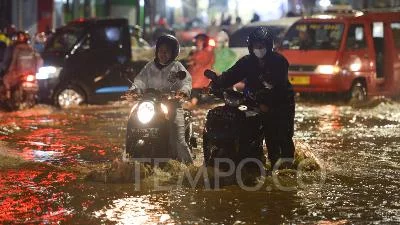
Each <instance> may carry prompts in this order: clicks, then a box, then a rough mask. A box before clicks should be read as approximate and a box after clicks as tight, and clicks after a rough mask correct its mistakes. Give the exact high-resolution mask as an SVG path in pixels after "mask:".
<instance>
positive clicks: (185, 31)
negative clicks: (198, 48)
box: [174, 18, 207, 46]
mask: <svg viewBox="0 0 400 225" xmlns="http://www.w3.org/2000/svg"><path fill="white" fill-rule="evenodd" d="M174 30H176V38H177V39H178V40H179V43H180V45H181V46H193V38H194V37H195V36H196V35H198V34H201V33H205V32H206V30H207V25H206V24H205V23H204V22H203V21H202V20H201V19H198V18H195V19H192V20H190V21H189V22H187V23H186V24H185V25H184V27H174Z"/></svg>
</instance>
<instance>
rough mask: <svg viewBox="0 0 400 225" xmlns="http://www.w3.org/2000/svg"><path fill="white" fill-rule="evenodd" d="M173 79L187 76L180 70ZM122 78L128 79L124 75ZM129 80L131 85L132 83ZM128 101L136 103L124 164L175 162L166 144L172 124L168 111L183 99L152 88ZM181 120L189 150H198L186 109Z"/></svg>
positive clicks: (136, 94) (128, 130)
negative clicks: (134, 162)
mask: <svg viewBox="0 0 400 225" xmlns="http://www.w3.org/2000/svg"><path fill="white" fill-rule="evenodd" d="M173 76H175V78H178V79H180V80H183V79H184V78H185V77H186V73H185V72H184V71H181V72H178V73H177V74H175V75H173ZM125 77H126V79H128V80H129V78H127V76H125ZM172 78H174V77H172ZM171 80H174V79H171ZM175 80H176V79H175ZM129 81H130V82H131V83H133V82H132V81H131V80H129ZM170 82H172V81H170ZM176 82H177V80H176V81H175V82H173V83H172V84H171V88H172V87H173V86H174V85H175V84H176ZM171 88H170V89H171ZM131 99H134V100H135V101H136V103H135V104H134V106H133V107H132V110H131V112H130V114H129V118H128V125H127V132H126V148H125V151H124V154H123V161H125V162H130V161H132V160H139V161H140V160H141V159H151V160H154V159H156V158H170V159H174V155H173V154H172V151H171V149H170V145H169V138H170V134H169V130H170V129H169V126H170V125H171V123H172V122H171V121H169V119H170V117H171V114H172V113H174V112H172V111H170V110H169V109H170V107H171V106H172V105H173V104H180V102H181V101H182V99H180V98H177V97H176V93H175V92H173V91H170V92H168V93H165V92H161V91H158V90H155V89H146V90H144V91H143V92H142V93H137V92H135V93H134V94H133V97H132V98H131ZM184 121H185V140H186V143H187V144H188V146H189V148H190V150H192V149H193V148H196V147H197V143H196V139H195V137H194V135H193V129H192V116H191V113H190V111H188V110H184Z"/></svg>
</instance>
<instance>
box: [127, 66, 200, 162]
mask: <svg viewBox="0 0 400 225" xmlns="http://www.w3.org/2000/svg"><path fill="white" fill-rule="evenodd" d="M179 71H185V72H186V77H185V79H183V80H179V79H176V78H172V76H171V75H172V74H175V73H177V72H179ZM137 88H138V89H141V90H144V89H146V88H154V89H156V90H161V91H163V92H171V91H181V92H183V93H185V94H186V95H187V96H190V92H191V90H192V76H191V75H190V73H189V72H188V71H187V70H186V69H185V67H184V66H183V65H182V64H181V63H180V62H178V61H173V62H172V63H170V64H169V65H168V66H165V67H164V68H162V69H159V68H158V67H157V66H156V63H155V62H154V61H151V62H149V63H147V64H146V66H145V67H144V68H143V69H142V71H140V73H139V74H138V75H137V76H136V78H135V80H134V83H133V85H132V89H137ZM171 112H175V113H173V114H171V122H173V123H171V124H170V125H171V126H170V135H169V143H170V150H171V153H170V154H171V158H176V159H178V160H180V161H182V162H188V163H192V162H193V159H192V156H191V153H190V149H189V147H188V145H187V143H186V140H185V119H184V110H183V108H182V107H179V106H178V107H177V108H175V109H174V110H171Z"/></svg>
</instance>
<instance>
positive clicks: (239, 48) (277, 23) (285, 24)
mask: <svg viewBox="0 0 400 225" xmlns="http://www.w3.org/2000/svg"><path fill="white" fill-rule="evenodd" d="M300 18H301V17H285V18H282V19H279V20H271V21H265V22H254V23H250V24H247V25H246V26H243V27H242V28H240V29H239V30H237V31H236V32H234V33H233V34H232V35H230V37H229V47H230V48H232V49H233V50H234V51H235V52H236V54H238V58H240V57H241V56H244V55H247V54H248V53H249V51H248V49H247V37H248V36H249V34H250V33H251V32H253V31H254V30H255V29H256V28H257V27H268V28H269V29H270V30H271V31H272V32H273V34H274V36H275V37H276V39H275V43H276V44H279V42H280V40H281V39H282V37H283V35H284V33H285V31H286V30H287V29H288V28H289V27H290V26H291V25H292V24H293V23H295V22H296V21H298V20H299V19H300Z"/></svg>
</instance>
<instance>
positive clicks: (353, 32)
mask: <svg viewBox="0 0 400 225" xmlns="http://www.w3.org/2000/svg"><path fill="white" fill-rule="evenodd" d="M365 47H366V41H365V33H364V25H362V24H353V25H351V26H350V28H349V34H348V36H347V41H346V48H347V49H352V50H356V49H363V48H365Z"/></svg>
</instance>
